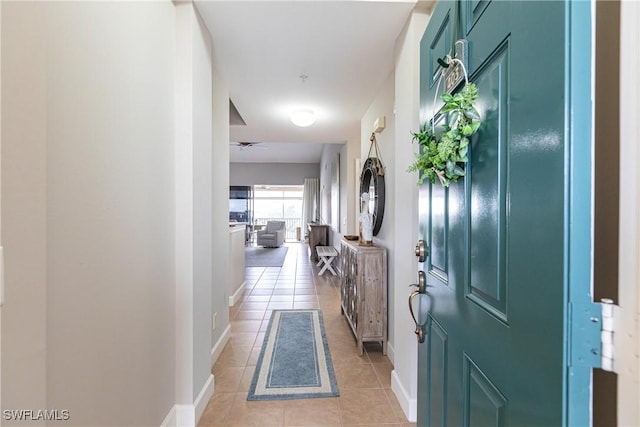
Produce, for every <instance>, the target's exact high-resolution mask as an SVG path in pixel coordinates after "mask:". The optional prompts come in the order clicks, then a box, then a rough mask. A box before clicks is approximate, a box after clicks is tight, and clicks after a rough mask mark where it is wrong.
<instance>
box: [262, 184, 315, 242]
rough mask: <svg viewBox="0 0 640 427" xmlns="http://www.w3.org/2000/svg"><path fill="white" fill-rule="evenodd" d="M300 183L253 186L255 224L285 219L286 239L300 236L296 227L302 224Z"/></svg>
mask: <svg viewBox="0 0 640 427" xmlns="http://www.w3.org/2000/svg"><path fill="white" fill-rule="evenodd" d="M303 188H304V187H303V186H302V185H278V186H275V185H271V186H269V185H256V186H254V187H253V189H254V190H253V201H254V205H253V217H254V223H255V224H258V225H259V224H266V223H267V221H269V220H281V221H285V223H286V228H287V236H286V239H287V240H298V239H299V238H300V236H299V233H297V232H296V229H297V228H299V227H301V225H302V193H303Z"/></svg>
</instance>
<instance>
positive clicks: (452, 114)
mask: <svg viewBox="0 0 640 427" xmlns="http://www.w3.org/2000/svg"><path fill="white" fill-rule="evenodd" d="M440 98H441V99H442V101H444V106H443V107H442V109H441V110H440V111H441V112H442V113H443V114H444V113H449V117H448V120H446V123H445V124H444V128H443V129H442V132H441V133H440V137H439V138H438V137H437V136H436V135H435V134H434V128H435V126H433V124H432V123H431V121H428V122H426V123H424V124H423V125H422V127H421V128H420V131H419V132H411V135H413V139H412V142H417V143H418V144H420V152H419V153H416V161H415V163H413V164H412V165H411V166H409V169H407V171H408V172H416V171H418V172H419V177H418V184H422V183H423V182H424V181H426V180H427V179H429V180H430V181H431V183H435V182H436V177H437V178H438V179H439V180H440V182H441V183H442V185H443V186H445V187H448V186H449V184H450V183H451V182H456V181H457V180H458V178H460V177H461V176H464V174H465V172H464V169H463V166H464V164H465V163H467V161H468V160H469V159H468V157H467V153H468V151H469V144H470V138H471V136H472V135H473V134H474V133H476V131H477V130H478V128H479V127H480V115H479V114H478V111H477V110H476V108H475V106H474V102H475V101H476V99H477V98H478V88H477V87H476V85H475V84H473V83H466V84H465V85H464V86H463V88H462V90H461V91H460V92H458V93H456V94H455V95H450V94H448V93H444V94H442V96H441V97H440Z"/></svg>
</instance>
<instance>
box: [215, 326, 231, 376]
mask: <svg viewBox="0 0 640 427" xmlns="http://www.w3.org/2000/svg"><path fill="white" fill-rule="evenodd" d="M230 338H231V325H227V327H226V329H225V330H224V332H223V333H222V335H221V336H220V339H219V340H218V342H217V343H215V344H214V345H213V348H212V349H211V367H213V365H214V364H215V363H216V360H218V357H220V354H222V350H224V346H225V345H227V342H229V339H230Z"/></svg>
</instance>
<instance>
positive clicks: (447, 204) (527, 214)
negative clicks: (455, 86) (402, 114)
mask: <svg viewBox="0 0 640 427" xmlns="http://www.w3.org/2000/svg"><path fill="white" fill-rule="evenodd" d="M576 3H580V2H576ZM584 3H586V2H584ZM572 7H573V6H572V5H571V3H568V2H563V1H541V2H524V1H495V0H494V1H477V0H474V1H470V0H469V1H467V0H465V1H458V2H452V1H439V2H438V3H437V5H436V7H435V9H434V11H433V15H432V17H431V20H430V22H429V24H428V27H427V29H426V31H425V34H424V37H423V39H422V42H421V53H420V55H421V64H420V76H421V83H420V85H421V94H420V99H421V121H423V122H424V121H428V120H430V119H431V118H432V117H433V116H434V113H433V112H434V110H437V108H438V104H436V106H435V108H434V105H433V102H434V92H435V91H436V89H437V87H438V79H439V76H440V72H441V71H442V68H441V66H440V65H439V63H438V59H439V58H440V59H442V58H443V56H444V55H445V54H447V53H453V51H454V50H453V45H454V42H455V41H456V40H459V39H466V40H467V42H468V61H467V70H468V73H469V79H470V81H472V82H474V83H475V84H476V85H477V87H478V90H479V99H478V101H477V105H478V110H479V112H480V115H481V120H482V124H481V127H480V129H479V130H478V132H477V134H476V135H474V137H473V139H472V143H471V149H470V160H469V163H468V164H467V165H466V168H465V173H466V175H465V177H464V178H462V179H460V180H459V181H458V182H456V183H453V184H452V185H451V186H450V187H449V188H444V187H443V186H442V185H441V184H440V183H439V182H436V183H435V184H431V183H426V184H424V185H422V186H421V188H420V204H419V211H420V217H419V220H420V235H421V237H420V238H421V239H422V240H423V241H424V246H425V258H424V262H421V263H419V264H418V265H419V268H420V269H421V270H422V272H423V273H421V274H423V275H424V278H425V281H426V295H427V297H426V298H422V299H421V300H420V304H421V307H420V310H421V312H422V315H421V317H422V320H420V323H422V326H423V330H424V332H425V340H424V343H422V344H420V345H419V382H418V425H420V426H424V425H426V426H477V427H485V426H518V427H520V426H562V425H567V424H570V421H569V419H570V416H569V408H568V407H569V400H570V397H569V394H570V388H571V387H570V384H569V383H570V382H572V381H574V380H575V378H574V379H570V378H569V376H570V375H569V373H570V368H569V362H568V358H569V356H568V352H569V350H568V340H569V327H568V320H567V319H568V316H569V313H568V306H569V302H568V301H569V291H570V289H571V287H572V286H573V285H572V277H570V271H571V270H570V269H571V268H572V263H574V264H575V263H580V264H581V268H582V269H583V270H589V269H590V261H589V260H588V257H586V258H585V257H582V258H580V257H577V256H575V252H572V248H571V243H572V242H573V241H579V239H578V240H575V239H574V237H573V234H575V233H576V232H577V230H578V229H577V228H573V227H574V226H575V227H577V226H579V224H578V225H576V224H574V222H573V220H572V216H571V215H573V214H572V212H573V211H572V210H571V209H573V207H572V203H573V201H574V200H585V198H586V199H587V200H588V199H589V195H590V191H591V189H590V184H589V181H588V176H587V182H586V183H584V182H582V183H581V184H580V185H574V182H573V179H574V175H575V173H576V172H575V171H576V170H579V169H580V168H583V169H584V168H586V169H588V167H589V165H588V161H589V160H590V159H589V158H587V159H586V160H584V162H583V164H581V165H577V166H576V165H574V164H573V163H572V162H574V160H575V161H580V159H579V156H576V157H575V158H574V157H572V153H573V150H574V149H575V145H576V144H578V143H579V141H576V137H575V135H574V134H573V133H572V129H575V128H578V127H580V126H582V127H584V128H585V129H587V132H586V133H585V134H586V135H587V140H586V141H582V143H583V144H584V146H583V148H582V149H583V150H586V151H587V152H588V151H589V146H590V145H589V144H590V142H589V140H588V135H589V132H588V129H589V128H590V116H589V108H585V109H584V111H582V112H581V111H580V109H579V108H577V105H574V103H575V102H577V101H576V99H577V98H576V96H578V95H579V94H580V93H581V92H580V91H583V93H585V94H587V99H588V94H589V91H590V79H589V75H590V72H589V69H588V66H587V67H586V69H584V70H575V69H571V67H570V65H571V64H572V63H573V62H574V61H575V60H576V57H578V58H580V57H581V58H583V59H585V60H586V63H587V64H589V61H588V59H589V55H590V52H589V50H588V49H587V50H586V51H585V52H577V51H571V48H570V45H571V43H570V38H571V33H570V26H571V25H575V22H572V19H578V18H576V17H575V16H574V15H575V11H574V10H572V9H571V8H572ZM586 7H587V9H586V10H587V13H586V14H585V17H583V18H580V19H583V20H584V22H583V23H584V24H585V25H586V29H587V37H588V36H589V17H588V15H589V13H588V4H586ZM587 45H588V43H587ZM579 73H583V75H584V77H585V78H584V79H583V83H581V86H580V85H579V84H578V83H577V79H576V78H575V76H576V75H579ZM573 80H575V81H573ZM443 87H444V84H442V85H440V87H439V92H442V89H443ZM574 91H575V93H576V94H578V95H575V96H574V93H573V92H574ZM439 104H440V105H441V103H439ZM581 114H582V116H581ZM436 117H437V120H436V122H438V121H439V120H447V119H448V118H447V117H446V116H444V115H436ZM581 119H583V121H581ZM436 125H437V124H436ZM574 168H577V169H575V170H574ZM587 207H588V204H587ZM581 215H582V216H581V217H580V218H579V219H580V220H581V221H583V222H585V221H586V223H588V222H589V212H588V211H587V212H584V213H582V214H581ZM578 216H580V215H578ZM584 230H586V233H587V235H588V233H589V227H588V225H587V227H586V228H584V229H583V231H584ZM585 241H586V242H587V245H588V244H589V239H588V236H587V238H586V240H585ZM586 250H587V253H588V248H586ZM582 286H584V292H585V295H587V294H588V292H589V290H588V289H589V282H588V280H587V281H586V282H584V283H583V284H582ZM573 290H576V288H573ZM577 291H579V290H577ZM580 372H585V374H584V375H588V372H589V371H588V370H586V371H580ZM571 374H572V375H573V373H571ZM576 375H577V374H576ZM581 375H582V374H581ZM586 381H587V383H588V379H587V380H586ZM582 404H584V405H586V406H588V402H583V403H582Z"/></svg>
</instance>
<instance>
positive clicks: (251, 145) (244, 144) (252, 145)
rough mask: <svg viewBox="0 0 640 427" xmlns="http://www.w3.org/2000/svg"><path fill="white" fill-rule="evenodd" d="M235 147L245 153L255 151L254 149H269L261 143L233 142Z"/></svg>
mask: <svg viewBox="0 0 640 427" xmlns="http://www.w3.org/2000/svg"><path fill="white" fill-rule="evenodd" d="M232 144H233V145H235V146H237V147H240V151H244V150H245V149H249V148H251V149H253V148H260V149H266V148H267V147H265V146H263V145H260V144H261V143H260V142H233V143H232Z"/></svg>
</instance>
